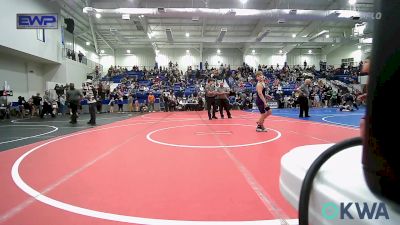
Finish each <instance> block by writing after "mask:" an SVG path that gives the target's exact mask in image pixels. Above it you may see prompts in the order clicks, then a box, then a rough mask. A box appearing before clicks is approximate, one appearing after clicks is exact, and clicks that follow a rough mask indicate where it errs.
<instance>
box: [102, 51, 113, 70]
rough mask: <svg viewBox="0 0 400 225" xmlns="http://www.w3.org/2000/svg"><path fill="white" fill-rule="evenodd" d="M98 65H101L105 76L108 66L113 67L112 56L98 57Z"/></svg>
mask: <svg viewBox="0 0 400 225" xmlns="http://www.w3.org/2000/svg"><path fill="white" fill-rule="evenodd" d="M100 64H101V65H103V74H107V71H108V68H110V66H115V57H114V56H113V55H100Z"/></svg>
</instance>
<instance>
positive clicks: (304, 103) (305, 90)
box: [297, 79, 311, 118]
mask: <svg viewBox="0 0 400 225" xmlns="http://www.w3.org/2000/svg"><path fill="white" fill-rule="evenodd" d="M310 85H311V80H310V79H306V80H305V81H304V84H302V85H301V86H300V87H299V88H297V91H298V92H299V93H300V95H299V98H298V99H297V100H298V102H299V104H300V115H299V117H300V118H302V117H303V112H304V114H305V115H304V116H305V117H310V115H308V110H309V105H308V98H309V96H310Z"/></svg>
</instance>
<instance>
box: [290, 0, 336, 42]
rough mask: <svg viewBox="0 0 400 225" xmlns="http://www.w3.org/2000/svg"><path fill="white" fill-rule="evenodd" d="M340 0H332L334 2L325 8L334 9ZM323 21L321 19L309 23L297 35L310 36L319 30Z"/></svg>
mask: <svg viewBox="0 0 400 225" xmlns="http://www.w3.org/2000/svg"><path fill="white" fill-rule="evenodd" d="M338 3H339V1H338V0H332V3H331V4H330V5H329V6H328V7H326V8H325V9H324V10H330V9H334V8H335V7H338V5H339V4H338ZM321 24H322V22H321V21H313V22H311V23H309V24H308V25H307V26H306V27H305V28H304V29H303V30H302V31H301V32H300V33H298V34H297V36H300V37H308V36H310V34H312V33H313V32H314V31H315V30H317V29H318V28H319V27H320V26H321Z"/></svg>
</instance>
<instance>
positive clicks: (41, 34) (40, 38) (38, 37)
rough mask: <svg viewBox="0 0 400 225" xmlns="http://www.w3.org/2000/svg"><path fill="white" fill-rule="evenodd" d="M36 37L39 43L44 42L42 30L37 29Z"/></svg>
mask: <svg viewBox="0 0 400 225" xmlns="http://www.w3.org/2000/svg"><path fill="white" fill-rule="evenodd" d="M36 36H37V39H38V41H41V42H45V41H46V38H45V33H44V29H37V30H36Z"/></svg>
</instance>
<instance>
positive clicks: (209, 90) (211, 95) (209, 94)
mask: <svg viewBox="0 0 400 225" xmlns="http://www.w3.org/2000/svg"><path fill="white" fill-rule="evenodd" d="M205 90H206V102H207V111H208V119H209V120H212V119H218V118H217V117H216V116H215V112H216V111H217V108H216V104H215V96H216V95H217V92H216V91H215V84H214V79H208V84H207V85H206V88H205ZM211 106H212V108H213V111H212V117H211Z"/></svg>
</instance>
